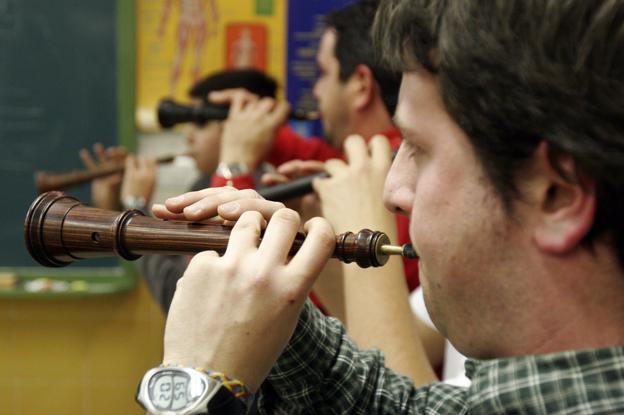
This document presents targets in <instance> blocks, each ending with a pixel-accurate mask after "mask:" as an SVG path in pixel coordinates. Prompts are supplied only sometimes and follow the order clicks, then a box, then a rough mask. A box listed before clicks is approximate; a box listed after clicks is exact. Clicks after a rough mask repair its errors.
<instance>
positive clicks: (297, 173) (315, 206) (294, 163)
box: [260, 160, 325, 221]
mask: <svg viewBox="0 0 624 415" xmlns="http://www.w3.org/2000/svg"><path fill="white" fill-rule="evenodd" d="M321 171H325V163H324V162H322V161H317V160H290V161H287V162H286V163H284V164H282V165H280V166H279V167H278V168H277V171H276V172H272V173H265V174H263V175H262V177H261V178H260V181H261V182H262V184H264V185H266V186H274V185H276V184H282V183H287V182H289V181H291V180H294V179H296V178H299V177H302V176H306V175H309V174H312V173H317V172H321ZM286 206H287V207H289V208H291V209H293V210H296V211H297V212H299V215H300V216H301V218H302V220H303V221H306V220H308V219H310V218H313V217H315V216H322V211H321V202H320V200H319V198H318V196H317V194H316V193H314V192H312V193H310V194H307V195H304V196H302V197H300V198H296V199H292V200H288V201H286Z"/></svg>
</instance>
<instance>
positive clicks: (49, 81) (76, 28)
mask: <svg viewBox="0 0 624 415" xmlns="http://www.w3.org/2000/svg"><path fill="white" fill-rule="evenodd" d="M134 22H135V21H134V1H132V0H116V1H113V0H110V1H107V0H73V1H72V0H54V1H49V0H0V45H2V46H1V47H0V189H2V194H3V196H2V198H1V199H2V208H1V211H2V214H1V215H0V277H5V278H6V277H7V275H15V276H17V277H19V278H21V279H23V280H24V281H26V280H27V279H29V278H39V277H41V276H46V277H47V278H50V279H60V280H63V279H69V280H71V279H77V278H78V279H81V281H82V282H84V283H83V284H78V285H76V287H78V288H77V289H76V290H75V291H76V292H82V293H89V292H91V291H94V292H104V291H107V290H109V291H114V290H115V289H116V288H115V286H116V285H115V284H117V283H119V284H117V285H119V286H121V287H123V288H128V287H129V286H131V284H130V283H129V280H128V278H127V277H128V270H129V269H131V268H129V267H127V266H125V265H123V264H120V263H119V261H117V260H99V261H86V262H85V263H84V264H82V263H79V264H75V265H72V266H70V267H68V268H66V269H65V268H64V269H54V270H46V269H44V268H42V267H39V266H38V265H37V264H36V263H35V262H34V261H33V260H32V259H31V258H30V256H29V255H28V252H27V250H26V248H25V245H24V241H23V221H24V217H25V214H26V211H27V209H28V206H29V205H30V203H31V202H32V201H33V200H34V199H35V197H36V196H37V191H36V189H35V186H34V181H33V173H34V172H35V171H36V170H49V171H66V170H71V169H76V168H81V163H80V160H79V157H78V151H79V149H81V148H83V147H91V145H92V144H93V143H95V142H101V143H103V144H104V145H106V146H108V145H113V144H122V145H124V146H126V147H127V148H129V149H130V150H133V149H134V148H135V141H134V127H133V121H132V120H133V107H134V59H135V56H134V30H133V28H134ZM69 193H71V194H72V195H75V196H77V197H78V198H79V199H80V200H84V201H88V200H89V189H88V187H87V186H85V187H84V188H78V189H76V190H71V191H70V192H69ZM83 280H84V281H83ZM18 282H20V284H16V285H15V286H14V287H13V288H12V289H8V290H7V289H6V288H5V289H4V290H3V289H2V288H1V285H2V284H1V281H0V296H1V295H2V294H3V293H4V294H7V295H13V294H20V293H22V294H24V295H27V292H22V285H21V283H22V282H23V281H18ZM98 284H104V285H98ZM111 284H112V285H111ZM60 286H62V284H61V285H60ZM103 287H108V288H103ZM58 292H59V293H60V294H61V295H66V294H68V292H67V290H62V289H60V290H58ZM47 294H50V295H54V293H52V292H51V291H50V292H47Z"/></svg>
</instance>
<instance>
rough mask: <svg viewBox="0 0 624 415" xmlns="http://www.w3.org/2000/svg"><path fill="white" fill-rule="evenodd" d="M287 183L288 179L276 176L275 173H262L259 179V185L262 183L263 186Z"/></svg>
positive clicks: (280, 175) (281, 175) (279, 175)
mask: <svg viewBox="0 0 624 415" xmlns="http://www.w3.org/2000/svg"><path fill="white" fill-rule="evenodd" d="M289 181H290V179H288V177H286V176H284V175H283V174H277V173H264V174H263V175H262V177H260V183H262V184H263V185H265V186H273V185H276V184H280V183H286V182H289Z"/></svg>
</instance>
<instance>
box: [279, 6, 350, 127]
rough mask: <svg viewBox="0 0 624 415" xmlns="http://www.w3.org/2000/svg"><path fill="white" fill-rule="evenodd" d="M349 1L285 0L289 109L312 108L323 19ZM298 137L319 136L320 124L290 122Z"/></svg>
mask: <svg viewBox="0 0 624 415" xmlns="http://www.w3.org/2000/svg"><path fill="white" fill-rule="evenodd" d="M352 2H353V0H289V2H288V22H287V43H288V52H287V57H286V99H287V100H288V102H290V104H291V105H292V106H293V108H301V109H306V110H311V109H315V108H316V101H315V99H314V96H313V95H312V89H313V88H314V82H315V81H316V77H317V67H316V50H317V48H318V44H319V41H320V39H321V35H322V34H323V30H324V28H325V21H324V16H325V14H327V13H328V12H330V11H332V10H334V9H338V8H341V7H344V6H346V5H347V4H349V3H352ZM291 126H292V127H293V128H294V129H295V130H296V131H297V132H299V133H300V134H302V135H304V136H306V137H309V136H312V135H314V136H322V129H321V124H320V122H310V121H293V122H291Z"/></svg>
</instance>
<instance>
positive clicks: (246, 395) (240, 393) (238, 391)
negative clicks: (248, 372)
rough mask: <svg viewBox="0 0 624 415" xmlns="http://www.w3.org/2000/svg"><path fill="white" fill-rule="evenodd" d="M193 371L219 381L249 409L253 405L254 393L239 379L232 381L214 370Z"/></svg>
mask: <svg viewBox="0 0 624 415" xmlns="http://www.w3.org/2000/svg"><path fill="white" fill-rule="evenodd" d="M160 366H161V367H171V366H173V367H185V366H181V365H172V364H167V365H165V364H162V365H160ZM193 369H195V370H197V371H199V372H202V373H205V374H206V375H208V377H209V378H212V379H214V380H216V381H218V382H219V383H220V384H221V385H223V386H224V387H225V388H226V389H227V390H229V391H230V393H232V395H234V397H235V398H237V399H240V400H241V401H243V403H244V404H245V406H247V407H249V405H250V404H251V401H252V400H253V393H251V392H250V391H249V389H247V386H245V383H243V381H240V380H238V379H232V378H230V377H228V376H226V374H225V373H223V372H215V371H213V370H206V369H204V368H202V367H194V368H193Z"/></svg>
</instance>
